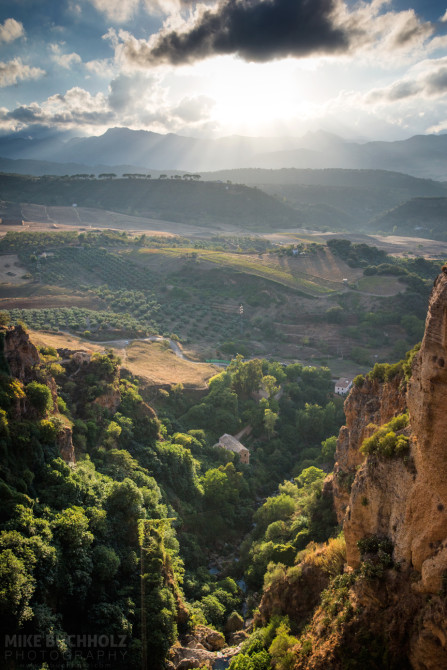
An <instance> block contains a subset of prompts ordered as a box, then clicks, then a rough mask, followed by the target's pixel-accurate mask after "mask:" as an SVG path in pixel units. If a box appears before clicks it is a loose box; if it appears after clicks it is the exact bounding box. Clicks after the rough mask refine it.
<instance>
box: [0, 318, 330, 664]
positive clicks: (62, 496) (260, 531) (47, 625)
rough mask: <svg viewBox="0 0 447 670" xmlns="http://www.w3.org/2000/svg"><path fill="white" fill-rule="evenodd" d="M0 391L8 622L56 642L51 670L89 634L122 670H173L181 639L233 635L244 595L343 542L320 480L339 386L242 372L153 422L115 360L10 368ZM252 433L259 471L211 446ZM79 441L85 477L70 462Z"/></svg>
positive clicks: (260, 365)
mask: <svg viewBox="0 0 447 670" xmlns="http://www.w3.org/2000/svg"><path fill="white" fill-rule="evenodd" d="M5 336H8V335H7V331H5V330H3V332H2V342H3V341H4V338H5ZM53 377H54V378H55V380H56V383H57V386H56V385H55V384H54V381H53ZM0 384H1V396H0V403H1V449H2V463H3V465H2V469H1V473H0V474H1V499H2V515H1V534H0V538H1V540H0V542H1V553H0V570H1V574H2V589H1V590H0V616H1V620H2V627H3V629H4V631H5V632H6V633H7V634H8V635H14V634H17V633H20V634H24V635H25V634H26V635H37V636H44V637H50V638H51V639H53V640H54V644H55V648H54V649H55V654H54V655H53V658H52V659H51V658H49V657H45V659H44V660H45V662H46V663H47V664H48V667H49V668H52V667H58V665H57V664H58V663H59V664H60V661H61V658H62V654H63V653H65V652H66V653H74V651H75V650H74V648H73V644H72V643H71V642H68V640H69V639H72V638H69V636H70V635H74V636H81V637H82V635H83V634H85V633H88V634H91V635H106V636H107V640H106V642H105V645H106V646H107V645H109V644H111V640H112V637H113V639H114V640H115V641H116V640H123V641H125V642H123V647H122V651H123V656H122V657H121V656H119V658H118V659H117V660H116V662H115V665H114V667H117V668H120V667H122V668H132V667H135V666H136V665H138V664H139V663H140V659H141V654H142V653H147V654H148V655H149V658H150V659H151V663H152V665H151V668H152V667H153V668H154V669H155V668H158V667H162V664H163V659H164V657H165V655H166V653H167V650H168V648H169V646H170V645H171V644H172V643H173V642H174V641H175V639H176V637H177V635H178V633H179V631H180V632H182V631H183V632H185V631H186V629H187V627H188V626H189V627H190V626H193V625H194V624H197V623H207V624H210V625H212V626H213V627H215V628H218V629H221V630H223V629H224V627H225V625H226V623H227V621H228V619H229V618H230V617H231V616H233V619H234V616H235V615H234V614H233V613H234V611H237V610H239V609H240V607H241V604H242V598H243V593H242V591H241V589H240V587H239V586H238V585H237V583H236V580H238V579H240V578H241V577H243V576H244V574H245V578H246V582H247V586H248V588H249V590H250V591H251V590H258V589H259V587H260V586H262V583H263V580H264V573H266V572H267V571H268V569H270V570H271V568H269V565H270V564H271V563H272V561H273V562H280V563H286V564H290V563H291V562H293V558H294V555H295V554H296V553H297V551H299V550H300V549H302V548H303V546H304V545H305V544H307V542H308V541H309V540H320V539H323V538H324V537H327V535H328V534H330V533H332V532H335V520H334V519H333V517H332V513H331V510H330V507H329V506H328V502H327V501H326V500H325V499H324V497H323V496H322V480H323V478H324V471H323V470H322V469H321V468H324V469H325V470H329V469H330V468H331V467H332V463H333V454H334V446H335V444H334V442H335V438H333V437H331V436H332V435H334V434H335V433H336V432H337V430H338V426H339V425H340V423H341V421H342V416H343V414H342V408H341V405H340V403H338V404H337V405H336V404H334V401H331V400H329V398H330V396H331V390H332V383H331V378H330V374H329V371H328V370H325V369H318V368H306V367H302V366H301V365H297V364H295V365H289V366H282V365H280V364H278V363H268V362H267V361H262V360H253V361H247V362H244V361H243V360H242V358H241V357H238V358H236V359H235V360H234V361H233V362H232V364H231V365H230V367H229V368H228V370H227V371H225V372H222V373H220V374H219V375H217V376H216V377H215V378H214V379H212V380H211V382H210V386H209V391H208V393H207V394H206V395H205V396H204V397H203V398H202V400H201V401H200V402H197V401H192V400H191V399H190V398H188V396H187V395H186V394H185V393H184V392H183V390H182V389H181V387H174V388H173V389H172V390H171V391H169V392H167V391H160V392H159V397H158V400H157V401H156V405H157V408H158V418H157V416H156V414H155V413H154V411H153V410H152V409H151V408H150V407H149V406H148V405H147V404H146V403H145V401H144V400H143V396H142V395H141V394H142V392H143V393H144V389H140V388H139V384H138V381H137V380H136V379H134V378H132V377H130V376H129V375H128V374H126V373H125V371H123V370H121V372H120V369H119V360H118V359H117V358H116V357H115V356H114V355H113V354H111V353H106V354H104V355H100V354H95V355H94V356H93V357H92V359H91V360H90V362H85V363H81V362H79V361H78V360H77V359H76V358H75V357H74V358H73V359H65V360H64V361H62V360H61V359H60V358H59V356H58V354H57V352H56V350H54V349H52V348H51V347H44V348H42V350H41V355H40V363H39V364H38V365H37V366H34V367H33V368H32V369H31V368H30V369H25V372H24V376H23V377H21V378H15V377H12V376H11V374H10V371H9V369H8V366H7V363H6V361H4V364H3V372H2V373H1V377H0ZM56 388H57V389H58V391H57V395H56ZM260 390H261V391H263V393H262V394H261V397H260V396H259V395H254V394H257V393H258V392H259V391H260ZM244 425H250V426H251V435H250V437H249V438H248V442H247V444H248V445H249V447H250V451H251V464H250V466H244V465H242V464H241V463H240V462H239V458H238V457H237V455H235V454H234V453H232V452H228V451H225V450H223V449H222V448H216V447H214V446H213V444H214V442H215V441H216V438H217V437H218V436H219V434H221V433H222V432H227V431H228V432H232V431H235V430H237V429H238V428H240V427H241V426H244ZM70 432H72V435H73V443H74V445H75V448H76V459H77V462H76V465H74V464H73V463H70V462H68V463H67V462H65V461H64V460H63V459H62V458H61V452H60V449H61V448H62V445H63V444H64V445H65V446H66V445H67V439H68V435H69V434H70ZM328 438H329V439H328ZM322 441H323V447H321V443H322ZM65 455H66V452H65ZM66 457H67V456H66ZM292 474H293V475H295V476H296V477H297V478H296V479H292V480H291V481H288V482H286V483H284V484H283V485H282V487H281V489H280V492H279V495H278V496H274V497H271V498H267V500H266V501H265V502H264V503H263V504H261V505H260V506H259V508H258V510H257V511H256V514H255V517H254V521H255V523H256V528H255V530H254V531H253V533H252V535H250V536H247V539H246V541H245V545H244V548H243V549H242V551H241V555H240V558H241V559H242V560H241V561H239V562H237V561H236V560H235V559H236V558H238V557H237V555H236V554H235V548H236V546H237V545H238V544H239V543H240V540H241V538H242V537H243V535H244V534H246V533H247V532H248V531H249V530H250V527H251V524H252V514H253V510H254V509H256V507H257V506H258V505H259V500H260V496H261V497H262V496H264V495H265V494H266V493H272V483H273V482H275V481H277V482H280V481H282V480H283V479H284V478H290V477H291V475H292ZM261 500H262V498H261ZM225 543H228V544H226V548H225ZM205 548H206V549H205ZM216 552H219V553H221V554H223V555H226V556H227V568H226V570H225V571H224V572H223V573H222V574H221V575H219V576H214V575H213V574H211V573H210V572H209V571H208V569H207V568H208V564H209V561H210V560H213V555H214V553H216ZM253 605H255V600H253V602H252V606H253ZM33 639H34V638H33ZM39 639H41V638H39ZM9 651H11V649H9ZM78 651H79V658H78V659H77V660H76V663H77V665H74V666H73V667H79V668H88V667H90V665H89V663H93V662H94V660H95V659H96V656H95V654H93V656H92V658H91V659H90V660H89V659H87V658H86V654H85V653H83V651H85V650H82V649H80V650H79V649H78ZM27 653H28V652H27ZM30 653H31V652H30ZM27 660H29V667H30V668H39V669H40V667H41V665H42V663H40V665H39V663H38V662H37V660H36V659H34V658H31V656H27ZM96 660H97V659H96ZM11 667H14V665H11Z"/></svg>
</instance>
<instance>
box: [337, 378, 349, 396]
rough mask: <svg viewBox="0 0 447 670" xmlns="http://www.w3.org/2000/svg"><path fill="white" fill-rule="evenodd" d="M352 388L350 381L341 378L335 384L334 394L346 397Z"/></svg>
mask: <svg viewBox="0 0 447 670" xmlns="http://www.w3.org/2000/svg"><path fill="white" fill-rule="evenodd" d="M351 387H352V379H346V378H345V377H342V378H341V379H337V381H336V382H335V393H337V395H347V394H348V393H349V391H350V390H351Z"/></svg>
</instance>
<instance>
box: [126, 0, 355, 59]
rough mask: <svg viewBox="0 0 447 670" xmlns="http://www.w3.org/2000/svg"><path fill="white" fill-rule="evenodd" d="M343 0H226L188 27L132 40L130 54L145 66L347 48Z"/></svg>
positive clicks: (200, 13) (204, 11) (128, 46)
mask: <svg viewBox="0 0 447 670" xmlns="http://www.w3.org/2000/svg"><path fill="white" fill-rule="evenodd" d="M337 2H338V0H224V1H223V2H221V3H219V4H218V5H217V7H216V8H213V9H209V8H206V7H204V6H202V7H200V8H199V9H198V10H197V12H196V14H195V15H194V18H193V20H189V21H187V22H185V25H184V30H179V29H177V30H170V31H169V30H164V31H162V32H160V33H159V34H158V35H157V36H156V37H155V38H154V39H151V40H150V41H149V42H144V40H139V41H138V40H135V38H129V39H128V40H127V43H126V44H125V53H126V57H127V58H128V59H129V60H131V61H134V62H136V63H139V64H140V65H143V64H146V65H148V64H158V63H172V64H174V65H178V64H181V63H191V62H194V61H196V60H200V59H203V58H207V57H209V56H213V55H218V54H238V55H239V56H240V57H242V58H243V59H245V60H248V61H257V62H263V61H268V60H272V59H277V58H285V57H287V56H291V55H294V56H306V55H310V54H312V53H336V52H343V51H346V50H347V49H348V47H349V39H348V36H347V35H346V34H345V32H344V31H343V30H342V29H340V28H339V27H337V25H336V23H335V18H334V14H335V13H336V10H337V6H338V5H337Z"/></svg>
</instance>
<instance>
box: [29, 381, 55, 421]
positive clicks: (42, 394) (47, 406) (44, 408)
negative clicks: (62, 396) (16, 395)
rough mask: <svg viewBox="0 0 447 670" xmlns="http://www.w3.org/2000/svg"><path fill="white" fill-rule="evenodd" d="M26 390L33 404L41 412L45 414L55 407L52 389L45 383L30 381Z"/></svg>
mask: <svg viewBox="0 0 447 670" xmlns="http://www.w3.org/2000/svg"><path fill="white" fill-rule="evenodd" d="M25 391H26V396H27V398H28V400H29V401H30V403H31V405H32V406H33V407H34V409H36V410H37V411H38V412H39V414H41V415H44V414H46V413H47V412H50V411H51V410H52V409H53V398H52V395H51V391H50V389H49V388H48V386H45V384H39V382H30V383H29V384H27V385H26V387H25Z"/></svg>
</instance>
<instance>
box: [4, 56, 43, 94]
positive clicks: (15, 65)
mask: <svg viewBox="0 0 447 670" xmlns="http://www.w3.org/2000/svg"><path fill="white" fill-rule="evenodd" d="M44 74H45V71H44V70H41V69H40V67H30V66H29V65H25V63H23V62H22V60H21V59H20V58H14V59H13V60H10V61H7V62H2V61H0V87H4V86H12V85H13V84H17V82H19V81H23V80H25V79H38V78H39V77H42V76H43V75H44Z"/></svg>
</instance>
